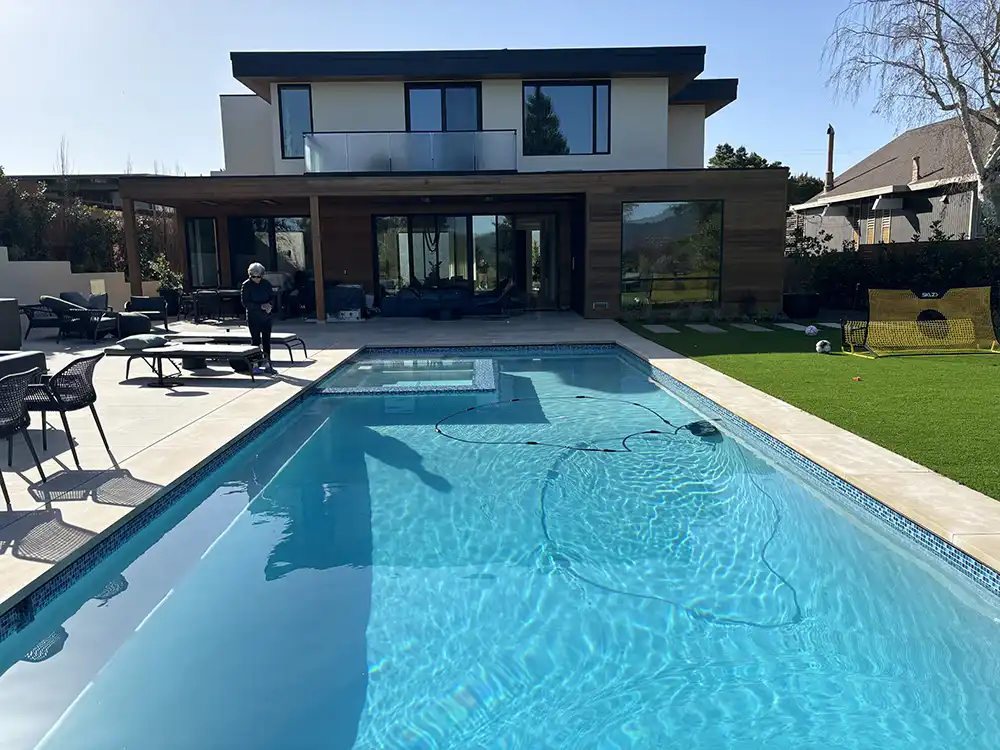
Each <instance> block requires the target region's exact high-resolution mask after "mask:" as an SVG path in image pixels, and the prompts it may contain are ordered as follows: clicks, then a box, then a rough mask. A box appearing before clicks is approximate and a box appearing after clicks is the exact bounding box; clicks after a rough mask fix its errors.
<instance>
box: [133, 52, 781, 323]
mask: <svg viewBox="0 0 1000 750" xmlns="http://www.w3.org/2000/svg"><path fill="white" fill-rule="evenodd" d="M231 61H232V69H233V76H234V77H235V78H236V79H237V80H238V81H240V82H241V83H242V84H244V85H245V86H246V87H247V88H248V89H249V90H250V91H251V92H252V93H251V94H245V95H236V96H229V95H224V96H222V97H221V109H222V130H223V141H224V143H223V148H224V153H225V169H224V170H223V171H221V172H218V173H213V175H212V176H209V177H165V176H164V177H160V176H131V177H125V178H123V179H122V182H121V186H122V194H123V196H124V197H125V199H126V200H125V211H126V214H128V212H129V211H130V210H132V208H131V203H132V201H139V200H142V201H147V202H154V203H157V204H165V205H170V206H174V207H175V208H176V210H177V212H178V216H179V217H182V218H183V220H184V223H185V235H186V237H187V248H186V252H185V253H184V254H183V257H179V258H176V259H174V260H175V262H176V263H177V264H178V265H179V266H180V267H182V268H183V270H184V273H185V276H186V279H187V282H188V284H189V285H190V286H192V287H215V286H222V287H230V286H235V285H237V284H239V283H240V281H241V280H242V279H243V278H244V277H245V274H246V268H247V265H248V264H249V263H251V262H253V261H260V262H262V263H264V265H265V266H267V267H268V268H269V269H273V270H276V271H279V272H287V273H289V274H290V275H294V276H296V277H297V278H298V280H299V282H300V284H301V283H303V282H304V283H309V284H310V286H311V287H312V288H313V289H314V290H315V295H316V297H317V299H319V298H321V297H323V296H324V295H328V294H329V290H328V287H329V285H330V284H333V283H346V284H357V285H361V286H363V287H364V289H365V291H366V292H367V293H368V294H370V295H372V296H373V297H375V298H376V299H377V300H379V301H384V300H385V299H386V298H387V297H392V296H395V295H396V294H398V293H399V292H400V291H401V290H402V289H405V288H406V287H417V288H423V287H427V286H438V287H440V286H444V285H446V286H449V287H459V288H461V289H464V290H465V291H466V292H468V293H470V294H475V295H485V296H489V295H491V294H495V293H497V292H498V290H500V289H503V288H506V287H507V286H509V285H510V284H513V286H514V287H515V288H517V289H518V290H519V291H520V292H522V293H523V294H524V295H525V296H526V297H527V301H528V304H529V305H530V306H532V307H534V308H537V309H574V310H576V311H578V312H580V313H581V314H585V315H588V316H595V317H610V316H615V315H617V314H618V313H619V311H620V310H621V307H622V303H623V300H624V301H625V304H630V302H631V301H632V300H634V299H636V298H637V297H644V298H648V299H650V300H652V301H653V302H654V303H655V304H663V305H671V304H675V303H689V302H700V303H708V304H718V303H720V302H721V303H722V304H736V303H738V302H739V301H740V300H744V299H745V298H746V297H747V296H748V295H752V296H753V297H754V298H756V299H757V300H759V301H760V303H761V304H762V305H766V306H768V307H770V308H772V309H773V308H776V307H777V306H778V305H779V304H780V295H781V275H782V269H783V261H782V252H783V238H784V216H785V190H786V180H787V170H784V169H774V170H721V169H711V170H709V169H705V168H704V152H705V120H706V118H708V117H710V116H711V115H712V114H714V113H715V112H717V111H718V110H719V109H721V108H723V107H725V106H727V105H728V104H730V103H732V102H733V101H734V100H735V99H736V90H737V81H736V80H735V79H701V78H699V77H698V76H699V75H700V74H701V73H702V71H703V70H704V63H705V48H704V47H645V48H616V49H547V50H475V51H426V52H234V53H232V55H231ZM692 214H694V215H695V218H697V219H698V220H694V219H692ZM651 217H652V218H653V219H655V227H656V232H654V233H653V234H651V235H650V236H648V237H647V236H644V235H643V236H641V237H639V238H638V239H635V237H636V236H637V231H638V230H633V231H630V229H629V224H630V222H633V221H635V222H640V221H649V220H650V219H651ZM623 222H624V224H625V228H624V229H623ZM692 232H698V233H700V234H699V235H698V236H697V237H691V236H690V235H691V233H692ZM639 234H640V235H641V234H642V233H641V232H639ZM647 234H648V233H647ZM623 236H624V237H625V240H624V242H625V243H627V244H628V245H629V246H628V247H623ZM126 240H127V241H131V238H130V235H129V234H128V233H126ZM675 256H676V257H675ZM130 257H133V258H134V257H136V256H135V254H134V253H130ZM695 259H696V260H695ZM309 279H312V281H311V282H310V281H309Z"/></svg>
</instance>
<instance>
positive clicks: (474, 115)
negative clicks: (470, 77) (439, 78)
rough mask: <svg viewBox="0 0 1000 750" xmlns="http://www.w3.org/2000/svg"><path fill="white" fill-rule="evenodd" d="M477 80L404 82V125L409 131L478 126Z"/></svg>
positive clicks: (480, 119) (480, 118) (480, 121)
mask: <svg viewBox="0 0 1000 750" xmlns="http://www.w3.org/2000/svg"><path fill="white" fill-rule="evenodd" d="M480 93H481V92H480V86H479V84H478V83H455V84H451V83H449V84H442V83H430V84H427V83H408V84H406V129H407V130H409V131H411V132H420V131H431V132H440V131H442V130H482V129H483V108H482V97H481V96H480Z"/></svg>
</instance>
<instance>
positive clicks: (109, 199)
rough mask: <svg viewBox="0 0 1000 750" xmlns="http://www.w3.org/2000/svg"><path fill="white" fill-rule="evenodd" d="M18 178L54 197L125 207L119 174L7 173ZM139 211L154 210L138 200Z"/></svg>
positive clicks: (54, 198) (116, 207)
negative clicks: (41, 187)
mask: <svg viewBox="0 0 1000 750" xmlns="http://www.w3.org/2000/svg"><path fill="white" fill-rule="evenodd" d="M7 177H9V178H10V179H13V180H17V181H18V183H20V184H21V185H22V186H26V185H31V184H39V183H40V184H43V185H45V194H46V195H47V196H49V198H51V199H53V200H59V199H61V198H63V197H65V196H68V197H70V198H79V199H80V200H81V201H82V202H83V203H85V204H87V205H88V206H95V207H97V208H109V209H118V210H120V209H121V207H122V197H121V193H120V192H119V190H118V178H119V177H121V175H117V174H68V175H62V174H43V175H7ZM135 208H136V210H137V211H152V210H153V207H152V206H151V205H150V204H148V203H143V202H141V201H136V203H135Z"/></svg>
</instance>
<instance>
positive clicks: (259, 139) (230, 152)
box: [219, 94, 274, 175]
mask: <svg viewBox="0 0 1000 750" xmlns="http://www.w3.org/2000/svg"><path fill="white" fill-rule="evenodd" d="M219 105H220V107H221V110H222V149H223V153H224V155H225V160H226V161H225V164H226V174H238V175H261V174H274V153H273V151H274V149H273V146H272V142H271V141H272V132H271V131H272V128H273V127H274V125H273V124H272V122H271V119H272V116H274V115H273V110H274V108H273V107H272V106H271V105H270V104H268V103H267V102H266V101H264V100H263V99H261V98H260V97H259V96H255V95H253V94H249V95H246V96H243V95H227V94H223V95H222V96H220V97H219Z"/></svg>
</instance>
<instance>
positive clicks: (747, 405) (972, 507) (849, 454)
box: [0, 313, 1000, 613]
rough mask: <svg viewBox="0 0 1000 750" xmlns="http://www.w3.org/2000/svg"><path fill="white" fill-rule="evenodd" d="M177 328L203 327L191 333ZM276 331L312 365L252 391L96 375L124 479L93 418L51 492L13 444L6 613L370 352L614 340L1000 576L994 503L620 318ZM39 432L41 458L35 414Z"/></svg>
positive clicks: (55, 436)
mask: <svg viewBox="0 0 1000 750" xmlns="http://www.w3.org/2000/svg"><path fill="white" fill-rule="evenodd" d="M176 328H177V329H178V330H183V331H197V330H199V329H203V327H199V326H193V325H189V324H177V325H176ZM276 328H277V329H278V330H282V331H295V332H296V333H299V334H300V335H301V336H302V337H303V338H304V339H305V341H306V344H307V346H308V347H309V359H308V360H303V358H302V357H301V354H300V353H299V352H296V354H295V361H294V363H293V364H291V365H289V364H287V362H288V357H287V353H286V352H285V351H284V348H283V347H279V348H277V349H275V352H274V355H275V357H274V358H275V362H276V363H277V365H278V373H279V374H278V376H277V377H276V378H271V379H269V378H259V379H258V380H257V381H256V382H251V381H250V380H249V378H247V377H245V376H240V375H235V374H233V373H231V372H230V373H228V374H226V373H225V372H224V371H223V370H221V369H219V370H217V371H216V374H215V375H214V376H206V377H199V376H191V375H186V376H185V377H184V378H183V379H181V380H180V381H179V383H178V385H177V386H176V387H175V388H172V389H158V388H149V387H144V384H145V383H148V382H150V378H149V377H148V375H149V373H148V372H143V366H142V363H141V362H137V363H135V365H134V366H133V368H132V377H131V379H130V380H129V381H124V374H125V360H124V359H105V360H102V361H101V363H100V364H99V366H98V368H97V371H96V374H95V385H96V387H97V391H98V402H97V409H98V412H99V414H100V416H101V420H102V423H103V425H104V429H105V432H106V433H107V436H108V441H109V443H110V444H111V449H112V452H113V453H114V455H115V458H116V459H117V463H118V468H117V469H116V468H115V467H114V466H113V464H112V461H111V459H110V458H109V457H108V455H107V453H106V452H105V450H104V447H103V445H102V444H101V440H100V437H99V435H98V433H97V430H96V427H95V426H94V423H93V420H92V419H91V417H90V414H89V413H88V412H86V411H83V412H77V413H74V414H70V415H69V420H70V428H71V430H72V431H73V436H74V438H75V439H76V443H77V451H78V453H79V456H80V461H81V464H82V466H83V470H82V471H78V470H76V468H75V466H74V464H73V460H72V457H71V455H70V451H69V445H68V443H67V441H66V437H65V434H64V433H63V430H62V428H61V425H60V426H58V427H57V426H56V425H59V419H58V417H56V418H55V419H54V420H53V419H52V415H50V430H49V450H48V451H46V452H45V453H44V454H43V455H42V456H41V458H42V460H43V465H42V466H43V469H44V470H45V472H46V475H47V476H48V477H49V481H48V482H47V483H45V484H42V483H40V482H39V481H38V473H37V470H36V469H35V467H34V465H33V464H32V462H31V459H30V456H29V454H28V451H27V449H26V447H25V445H24V442H23V440H21V439H20V438H15V451H14V468H13V469H12V470H8V469H7V467H6V466H4V467H3V468H4V479H5V481H6V483H7V487H8V490H9V492H10V495H11V504H12V508H11V509H4V507H3V505H2V504H0V613H2V612H4V611H5V610H7V609H8V608H9V607H10V606H12V605H13V604H14V603H15V602H17V601H18V600H19V599H21V598H23V596H25V595H26V594H28V593H29V592H30V591H32V590H34V589H35V588H37V587H38V586H39V585H41V584H42V583H43V582H44V581H46V580H48V579H49V578H51V577H52V576H53V575H54V574H56V573H57V572H58V571H59V570H61V569H62V568H64V567H65V566H67V565H68V564H70V563H71V562H72V560H74V559H75V558H76V557H78V556H79V555H80V554H82V553H83V552H84V551H85V550H86V549H88V548H89V547H90V546H92V545H93V544H95V543H96V542H97V541H99V540H100V539H101V538H103V537H104V536H106V535H107V534H109V533H111V532H112V531H113V530H114V529H116V528H118V527H119V526H120V525H121V524H122V523H123V522H124V520H125V519H126V518H128V517H129V516H130V515H131V514H133V513H136V512H139V511H140V510H141V509H142V508H143V507H145V506H146V505H147V504H148V503H150V502H152V500H153V499H155V497H157V496H158V495H159V494H160V493H161V492H162V491H164V490H165V489H166V488H169V487H171V486H172V485H175V484H177V483H178V482H179V481H180V480H181V479H182V478H183V477H184V476H186V475H187V474H188V473H189V472H190V471H191V470H192V469H195V468H197V467H199V466H201V465H203V464H204V463H205V462H206V461H207V460H208V459H210V458H211V457H212V456H213V455H215V454H216V453H217V452H218V451H220V450H221V449H223V448H224V447H225V446H227V445H228V444H230V443H232V442H233V441H234V440H236V439H238V438H239V437H240V436H242V435H243V434H245V433H246V432H247V431H248V430H250V429H251V428H252V427H253V425H255V424H256V423H257V422H259V421H260V420H261V419H263V418H265V417H266V416H268V415H269V414H271V413H273V412H274V411H276V410H278V409H280V408H281V407H282V406H284V405H285V404H286V403H288V402H289V401H290V400H292V399H294V398H295V397H296V396H297V394H299V392H300V391H302V389H304V388H306V387H308V386H309V385H311V384H312V383H314V382H315V381H317V380H318V379H320V378H321V377H323V376H324V375H326V374H327V373H328V372H330V370H332V369H333V368H334V367H336V366H337V365H339V364H341V363H342V362H343V361H344V360H345V359H347V358H348V357H350V356H351V355H352V354H354V353H355V352H356V351H357V350H358V349H359V348H361V347H363V346H409V347H415V346H468V345H480V346H490V345H497V346H502V345H521V346H524V345H530V344H597V343H617V344H619V345H621V346H623V347H625V348H626V349H628V350H630V351H632V352H633V353H635V354H636V355H638V356H639V357H641V358H643V359H645V360H647V361H649V362H650V363H651V364H652V365H653V366H654V367H657V368H658V369H660V370H662V371H664V372H665V373H667V374H668V375H670V376H672V377H674V378H676V379H677V380H679V381H681V382H682V383H685V384H686V385H688V386H690V387H692V388H694V389H695V390H697V391H699V392H700V393H702V394H704V395H705V396H707V397H708V398H710V399H712V400H713V401H715V402H716V403H718V404H720V405H721V406H723V407H725V408H726V409H729V410H730V411H732V412H733V413H735V414H736V415H738V416H740V417H742V418H743V419H745V420H746V421H748V422H750V423H752V424H754V425H756V426H757V427H759V428H760V429H762V430H764V431H766V432H768V433H770V434H771V435H773V436H774V437H776V438H778V439H779V440H781V441H782V442H784V443H785V444H786V445H788V446H789V447H791V448H793V449H794V450H796V451H798V452H799V453H801V454H802V455H804V456H806V457H807V458H809V459H811V460H812V461H814V462H816V463H817V464H819V465H820V466H823V467H824V468H826V469H828V470H829V471H831V472H833V473H834V474H836V475H838V476H840V477H841V478H843V479H845V480H846V481H848V482H850V483H851V484H853V485H855V486H856V487H858V488H859V489H861V490H863V491H864V492H866V493H868V494H869V495H871V496H872V497H875V498H876V499H878V500H880V501H881V502H883V503H884V504H886V505H888V506H889V507H891V508H893V509H894V510H896V511H897V512H899V513H901V514H902V515H904V516H907V517H908V518H910V519H911V520H913V521H915V522H916V523H918V524H920V525H921V526H923V527H924V528H926V529H928V530H930V531H932V532H934V533H935V534H937V535H938V536H939V537H941V538H943V539H945V540H947V541H949V542H951V543H952V544H953V545H955V546H956V547H958V548H959V549H961V550H963V551H965V552H966V553H967V554H969V555H971V556H972V557H975V558H976V559H978V560H979V561H980V562H982V563H984V564H985V565H987V566H989V567H991V568H993V569H994V570H1000V503H998V502H997V501H995V500H993V499H991V498H989V497H987V496H985V495H983V494H981V493H978V492H975V491H974V490H971V489H969V488H967V487H964V486H962V485H960V484H958V483H957V482H954V481H952V480H950V479H947V478H946V477H943V476H941V475H939V474H936V473H934V472H932V471H930V470H929V469H927V468H925V467H923V466H921V465H919V464H916V463H914V462H913V461H910V460H908V459H906V458H903V457H902V456H899V455H896V454H894V453H892V452H890V451H888V450H886V449H884V448H881V447H879V446H877V445H875V444H873V443H871V442H869V441H867V440H864V439H862V438H860V437H858V436H856V435H854V434H853V433H850V432H848V431H846V430H843V429H841V428H839V427H836V426H834V425H832V424H830V423H828V422H825V421H824V420H822V419H820V418H818V417H815V416H812V415H810V414H808V413H806V412H804V411H802V410H800V409H797V408H795V407H793V406H790V405H789V404H786V403H784V402H782V401H779V400H778V399H776V398H774V397H772V396H768V395H767V394H765V393H762V392H760V391H758V390H756V389H754V388H751V387H750V386H748V385H746V384H744V383H741V382H739V381H737V380H734V379H733V378H730V377H729V376H727V375H723V374H722V373H720V372H717V371H715V370H712V369H711V368H709V367H707V366H706V365H703V364H700V363H698V362H695V361H694V360H690V359H687V358H685V357H683V356H681V355H679V354H676V353H674V352H672V351H670V350H668V349H665V348H664V347H662V346H660V345H658V344H656V343H654V342H652V341H649V340H647V339H645V338H642V337H641V336H639V335H638V334H635V333H633V332H631V331H629V330H627V329H626V328H624V327H622V326H620V325H618V324H617V323H614V322H612V321H595V320H583V319H581V318H579V317H577V316H576V315H572V314H568V313H567V314H562V313H553V314H542V315H526V316H522V317H516V318H512V319H511V320H510V321H509V322H508V321H505V320H460V321H454V322H432V321H427V320H422V319H381V320H379V319H376V320H372V321H367V322H364V323H341V324H329V325H323V326H321V325H316V324H307V323H279V324H278V325H277V326H276ZM24 348H25V349H41V350H44V351H46V353H47V356H48V361H49V362H48V364H49V371H50V372H54V371H56V370H57V369H59V367H61V366H62V365H63V364H65V363H66V362H68V361H69V360H70V359H72V357H73V356H76V355H79V354H83V353H85V352H88V351H94V350H95V347H89V348H88V347H87V345H86V344H84V345H79V344H76V345H66V344H58V345H57V344H55V343H54V340H53V339H52V338H50V337H44V338H42V337H40V338H39V339H37V340H35V339H30V340H29V341H28V342H26V344H25V345H24ZM98 348H99V347H98ZM31 434H32V438H33V440H34V441H35V446H36V448H37V449H39V450H40V449H41V430H40V422H39V421H38V419H37V418H36V419H34V420H33V424H32V428H31ZM0 460H2V457H0Z"/></svg>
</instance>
